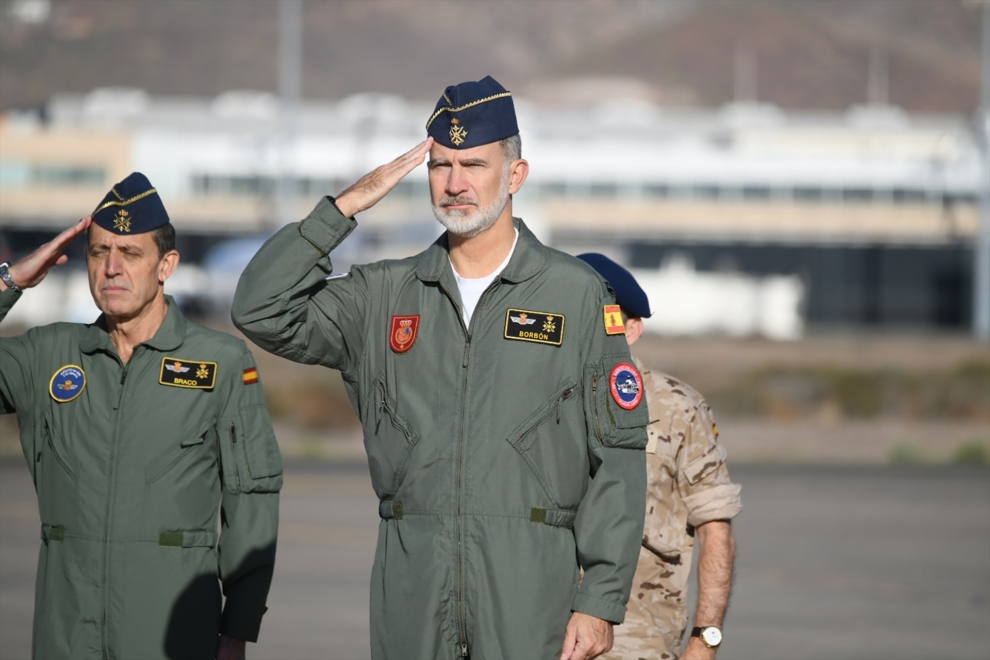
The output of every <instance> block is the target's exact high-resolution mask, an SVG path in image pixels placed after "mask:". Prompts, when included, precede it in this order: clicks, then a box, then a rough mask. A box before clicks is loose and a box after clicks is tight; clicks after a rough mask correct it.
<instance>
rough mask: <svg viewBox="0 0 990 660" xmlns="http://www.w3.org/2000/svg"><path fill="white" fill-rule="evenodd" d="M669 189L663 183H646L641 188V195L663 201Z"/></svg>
mask: <svg viewBox="0 0 990 660" xmlns="http://www.w3.org/2000/svg"><path fill="white" fill-rule="evenodd" d="M668 193H669V189H668V188H667V185H666V184H663V183H648V184H646V185H645V186H643V195H644V196H646V197H652V198H654V199H664V198H665V197H667V195H668Z"/></svg>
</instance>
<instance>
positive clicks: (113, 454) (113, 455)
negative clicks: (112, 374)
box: [101, 348, 138, 660]
mask: <svg viewBox="0 0 990 660" xmlns="http://www.w3.org/2000/svg"><path fill="white" fill-rule="evenodd" d="M137 351H138V349H137V348H135V350H134V352H135V353H137ZM114 357H116V356H114ZM131 359H134V355H133V354H132V355H131ZM117 362H118V364H120V365H121V367H123V369H122V371H121V373H120V394H118V396H117V405H116V409H115V410H114V419H113V433H112V434H111V435H110V465H109V469H108V470H107V476H108V479H107V504H106V509H105V511H104V516H105V517H104V521H103V582H102V585H101V587H102V589H103V621H102V623H103V626H102V627H103V658H104V660H109V658H110V657H111V655H110V631H109V621H108V620H107V611H108V610H109V609H110V534H111V532H112V531H113V530H112V525H111V524H110V523H111V516H112V514H113V498H114V494H115V491H116V489H115V487H114V486H115V485H116V470H115V469H114V468H115V465H116V461H117V445H118V440H119V435H120V415H121V410H122V408H123V405H124V391H125V383H126V381H127V365H124V364H123V363H121V362H120V358H117Z"/></svg>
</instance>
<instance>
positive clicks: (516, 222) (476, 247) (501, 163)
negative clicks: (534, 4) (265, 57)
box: [233, 78, 649, 660]
mask: <svg viewBox="0 0 990 660" xmlns="http://www.w3.org/2000/svg"><path fill="white" fill-rule="evenodd" d="M427 134H428V136H429V137H428V138H427V140H426V141H424V142H423V143H422V144H420V145H419V146H418V147H416V148H414V149H413V150H412V151H410V152H409V153H407V154H406V155H404V156H401V157H399V158H398V159H396V160H395V161H393V162H392V163H390V164H388V165H384V166H382V167H380V168H378V169H377V170H375V171H374V172H371V173H370V174H368V175H367V176H366V177H364V178H362V179H361V180H360V181H358V182H357V183H356V184H355V185H354V186H352V187H351V188H349V189H348V190H346V191H344V192H343V193H341V195H340V196H339V197H338V198H337V199H336V200H333V199H331V198H326V199H324V200H323V201H321V202H320V203H319V205H317V207H316V209H315V210H314V211H313V212H312V213H311V214H310V215H309V217H307V218H306V219H305V220H303V221H302V222H300V223H294V224H291V225H288V226H286V227H285V228H283V229H282V230H281V231H279V232H278V233H277V234H275V236H274V237H272V238H271V239H270V240H269V241H268V242H267V243H266V244H265V246H264V247H262V249H261V250H260V251H259V252H258V254H257V255H256V256H255V257H254V259H253V260H252V261H251V263H250V265H249V266H248V267H247V269H246V270H245V271H244V274H243V275H242V276H241V281H240V283H239V284H238V287H237V294H236V296H235V298H234V307H233V318H234V322H235V323H237V324H238V326H239V327H240V328H241V329H243V330H244V332H245V334H247V335H248V336H249V337H250V338H251V339H252V340H253V341H255V342H256V343H257V344H258V345H259V346H261V347H262V348H264V349H266V350H269V351H272V352H273V353H276V354H278V355H281V356H284V357H287V358H289V359H291V360H295V361H297V362H304V363H309V364H320V365H323V366H326V367H330V368H333V369H339V370H340V371H341V373H342V374H343V378H344V382H345V384H346V386H347V388H348V394H349V395H350V397H351V402H352V404H353V405H354V408H355V410H356V411H357V413H358V415H359V416H360V418H361V421H362V423H363V425H364V440H365V447H366V448H367V451H368V461H369V465H370V468H371V480H372V485H373V486H374V489H375V492H376V493H377V494H378V497H379V499H380V506H379V510H378V512H379V515H380V516H381V518H382V522H381V524H380V526H379V532H378V549H377V552H376V556H375V563H374V566H373V569H372V576H371V583H372V586H371V651H372V653H371V655H372V657H374V658H400V659H405V658H440V659H449V658H458V657H460V658H467V657H471V658H475V659H476V660H482V659H484V660H494V659H496V658H509V659H513V660H515V659H520V658H552V657H557V656H561V657H563V658H564V659H565V660H584V659H586V658H591V657H594V656H597V655H599V654H600V653H602V652H603V651H605V650H607V649H608V648H609V647H610V646H611V643H612V641H611V640H612V624H614V623H620V622H621V621H622V619H623V617H624V616H625V611H626V607H625V605H626V600H627V599H628V598H629V590H630V586H631V583H632V577H633V573H634V570H635V566H636V558H637V556H638V553H639V544H640V541H641V539H642V532H643V509H644V498H645V491H646V457H645V454H644V452H643V448H644V447H645V446H646V430H645V426H646V424H647V422H648V421H649V418H648V416H647V414H646V405H645V403H643V405H640V403H641V400H642V394H643V393H642V390H641V387H642V380H641V378H640V376H639V373H638V372H637V370H636V368H635V366H633V365H632V361H631V358H630V357H629V347H628V346H627V345H626V340H625V337H623V336H621V333H622V329H621V328H618V329H616V328H611V327H609V326H608V325H607V323H606V318H607V315H606V314H605V311H606V307H607V306H610V305H613V304H614V303H615V300H614V297H613V295H612V293H611V291H610V290H609V289H608V288H607V286H606V285H605V282H604V280H602V278H601V277H599V276H598V274H597V273H595V272H594V271H593V270H592V269H591V268H590V267H588V266H587V264H585V263H583V262H581V261H579V260H578V259H575V258H573V257H571V256H568V255H566V254H563V253H561V252H558V251H556V250H552V249H550V248H548V247H546V246H544V245H542V244H541V243H540V242H539V241H538V240H537V238H536V237H535V236H534V235H533V234H532V232H530V230H529V229H528V228H527V227H526V225H525V223H523V221H522V220H520V219H518V218H513V217H512V195H513V194H514V193H516V192H517V191H518V190H519V189H520V187H521V186H522V185H523V182H524V181H525V179H526V175H527V172H528V171H529V165H528V163H527V162H526V161H525V160H523V159H522V158H521V156H520V149H521V146H520V145H521V142H520V139H519V135H518V134H519V129H518V127H517V125H516V116H515V110H514V107H513V103H512V98H511V94H510V93H509V92H508V91H506V90H505V88H503V87H502V86H501V85H499V84H498V83H497V82H496V81H495V80H493V79H492V78H485V79H483V80H481V81H478V82H469V83H462V84H460V85H453V86H451V87H448V88H447V89H446V90H445V92H444V94H443V96H442V97H441V98H440V100H439V102H438V103H437V107H436V109H435V110H434V112H433V115H432V116H431V117H430V118H429V119H428V122H427ZM427 152H429V165H428V167H429V180H430V190H431V194H432V197H433V205H434V211H435V213H436V215H437V219H438V220H439V221H440V222H441V224H443V225H444V227H446V229H447V231H446V233H445V234H444V235H443V236H442V237H441V238H440V239H439V240H438V241H437V242H436V243H434V244H433V245H432V246H430V247H428V248H427V249H426V250H425V251H424V252H422V253H421V254H419V255H417V256H415V257H412V258H409V259H404V260H401V261H381V262H377V263H373V264H368V265H365V266H356V267H354V268H353V269H352V270H351V272H350V273H338V274H335V275H331V272H332V270H331V264H330V254H331V253H332V251H333V250H334V249H335V248H336V247H337V246H338V245H339V244H340V242H341V241H342V240H343V239H344V238H345V237H346V236H347V235H348V234H349V233H350V232H351V231H352V230H353V229H354V227H355V226H356V222H355V221H354V219H353V216H354V215H355V214H356V213H358V212H360V211H363V210H365V209H367V208H369V207H370V206H372V205H373V204H375V203H376V202H377V201H378V200H380V199H381V198H382V197H383V196H384V195H385V194H386V193H387V192H388V191H389V190H390V189H392V188H393V187H394V186H395V185H396V184H397V183H398V182H399V181H400V180H401V179H402V178H403V177H404V176H405V175H407V174H409V173H410V172H411V171H412V170H413V169H415V168H416V166H417V165H419V164H420V163H422V162H423V160H424V158H425V157H426V155H427ZM582 569H583V571H584V574H583V577H582V575H581V570H582Z"/></svg>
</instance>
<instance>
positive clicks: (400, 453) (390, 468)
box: [362, 372, 419, 499]
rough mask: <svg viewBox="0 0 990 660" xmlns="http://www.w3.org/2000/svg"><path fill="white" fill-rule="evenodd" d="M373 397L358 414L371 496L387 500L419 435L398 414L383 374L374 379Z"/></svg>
mask: <svg viewBox="0 0 990 660" xmlns="http://www.w3.org/2000/svg"><path fill="white" fill-rule="evenodd" d="M373 395H374V396H373V397H372V400H371V401H369V403H368V408H367V409H366V411H365V414H364V415H362V417H363V421H364V444H365V449H366V450H367V452H368V468H369V470H370V472H371V483H372V485H373V486H374V488H375V493H376V494H377V495H378V497H379V498H380V499H390V498H392V497H394V496H395V494H396V492H398V490H399V487H400V486H401V485H402V481H403V479H405V475H406V470H407V468H408V467H409V460H410V458H411V457H412V452H413V449H414V448H415V447H416V444H417V443H418V442H419V433H417V432H416V430H415V429H413V427H412V425H411V424H410V423H409V420H408V419H406V417H405V416H404V415H403V414H402V413H400V412H399V411H398V409H397V407H396V404H395V400H394V399H393V398H392V397H391V395H390V394H389V392H388V386H387V382H386V378H385V373H384V372H383V373H382V375H381V376H379V377H378V380H377V383H376V387H375V389H374V391H373Z"/></svg>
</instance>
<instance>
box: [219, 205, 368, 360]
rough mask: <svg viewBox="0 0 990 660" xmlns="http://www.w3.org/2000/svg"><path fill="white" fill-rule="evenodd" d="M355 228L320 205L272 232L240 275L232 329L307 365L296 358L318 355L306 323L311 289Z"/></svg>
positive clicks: (310, 321)
mask: <svg viewBox="0 0 990 660" xmlns="http://www.w3.org/2000/svg"><path fill="white" fill-rule="evenodd" d="M355 226H356V224H355V223H354V221H353V220H350V219H348V218H345V217H343V216H342V215H341V214H340V212H339V211H337V209H336V208H335V207H334V206H333V204H332V203H331V202H330V201H329V200H323V201H321V202H320V203H319V204H318V205H317V206H316V208H315V209H314V210H313V212H312V213H310V215H309V217H307V218H306V219H305V220H303V221H302V222H301V223H297V224H291V225H288V226H286V227H284V228H283V229H281V230H280V231H279V232H278V233H276V234H275V235H274V236H273V237H272V238H271V239H269V240H268V242H267V243H265V245H264V246H263V247H262V248H261V250H259V251H258V254H256V255H255V256H254V258H253V259H251V262H250V263H249V264H248V266H247V268H245V269H244V272H243V273H242V274H241V277H240V280H239V281H238V283H237V291H236V292H235V294H234V301H233V305H232V308H231V318H232V320H233V322H234V325H236V326H237V327H238V328H239V329H240V330H241V331H242V332H244V334H245V335H247V336H248V337H250V338H251V340H252V341H254V342H255V343H256V344H258V345H259V346H261V347H262V348H264V349H265V350H267V351H269V352H273V353H275V354H277V355H282V356H283V357H287V358H289V359H293V360H295V361H297V362H305V361H307V360H305V359H301V357H302V356H301V355H298V354H295V353H301V352H305V351H306V350H310V352H315V353H319V352H320V351H319V346H313V345H312V342H313V340H314V339H316V337H313V336H312V333H313V331H315V330H316V328H314V327H312V326H313V325H314V322H313V321H312V320H311V319H310V318H308V315H309V312H310V309H309V302H310V299H311V296H312V290H313V287H314V286H316V285H317V284H320V283H321V282H322V281H323V280H324V279H325V278H326V277H327V275H329V274H330V273H331V272H332V265H331V263H330V260H329V259H328V258H327V255H328V254H329V253H330V251H331V250H333V249H334V248H335V247H336V246H337V245H338V244H339V243H340V242H341V241H343V240H344V238H345V237H346V236H347V235H348V234H350V232H351V231H352V230H353V229H354V227H355Z"/></svg>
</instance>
